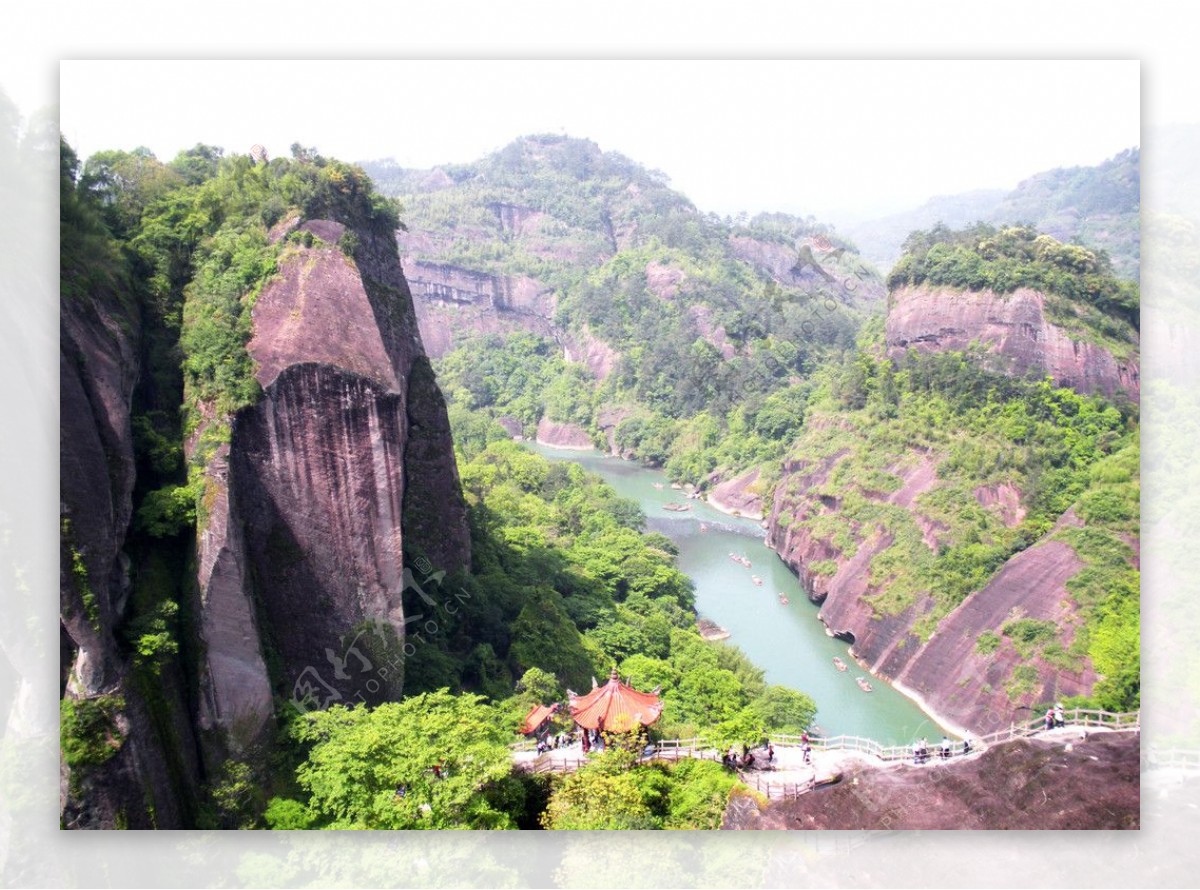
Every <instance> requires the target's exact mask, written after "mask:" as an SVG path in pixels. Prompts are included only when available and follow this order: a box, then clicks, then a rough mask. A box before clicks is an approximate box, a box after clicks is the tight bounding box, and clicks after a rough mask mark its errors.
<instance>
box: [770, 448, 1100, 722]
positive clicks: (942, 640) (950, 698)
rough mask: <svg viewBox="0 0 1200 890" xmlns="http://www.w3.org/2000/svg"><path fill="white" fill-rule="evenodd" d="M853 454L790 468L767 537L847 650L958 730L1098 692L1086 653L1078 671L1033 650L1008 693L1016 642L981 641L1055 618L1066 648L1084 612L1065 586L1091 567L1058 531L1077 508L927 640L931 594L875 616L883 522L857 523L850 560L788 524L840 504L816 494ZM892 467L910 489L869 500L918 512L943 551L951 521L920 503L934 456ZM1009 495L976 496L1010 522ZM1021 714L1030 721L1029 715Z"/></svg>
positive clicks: (929, 540)
mask: <svg viewBox="0 0 1200 890" xmlns="http://www.w3.org/2000/svg"><path fill="white" fill-rule="evenodd" d="M847 453H848V452H847V451H845V450H842V451H838V452H836V453H834V454H832V455H830V456H828V457H826V458H823V459H821V460H813V461H791V462H788V463H786V464H785V465H784V475H783V478H782V479H781V481H780V482H779V484H778V485H777V486H776V490H775V498H774V500H773V502H772V503H771V505H770V512H769V515H768V518H767V544H768V545H769V546H770V547H771V548H772V549H774V550H775V551H776V552H777V553H778V554H779V555H780V557H781V558H782V559H783V560H784V562H786V563H787V564H788V565H789V566H790V567H791V568H792V570H793V571H795V572H796V573H797V575H798V576H799V579H800V582H801V584H802V585H803V586H804V589H805V590H806V592H807V593H808V596H809V598H810V599H811V600H812V601H813V602H814V603H817V604H819V605H820V606H821V610H820V612H819V613H818V614H819V617H820V619H821V621H822V622H823V623H824V624H825V626H826V628H827V629H828V630H829V632H830V633H832V634H834V635H836V636H838V637H839V638H842V639H845V640H846V641H847V642H848V643H850V644H851V647H850V652H851V654H852V655H853V656H854V658H855V659H856V660H857V661H859V662H860V663H861V664H863V665H864V666H865V667H866V668H867V669H869V670H870V671H872V672H873V673H875V674H877V675H879V676H881V677H884V678H886V679H888V680H889V681H892V682H893V683H895V684H896V685H897V686H899V687H902V688H903V689H904V690H905V691H906V692H908V693H910V694H912V695H914V696H916V697H918V698H920V699H921V700H923V701H924V702H925V703H926V704H927V705H928V706H929V707H930V708H931V709H932V710H933V711H934V712H935V713H937V714H938V715H939V716H941V717H943V718H944V719H946V720H947V721H948V722H949V723H950V724H952V725H953V726H956V727H959V728H962V729H965V730H969V731H971V732H975V733H986V732H992V731H994V730H995V729H998V728H1000V727H1001V726H1007V725H1008V724H1009V722H1010V720H1011V719H1013V717H1014V714H1017V713H1018V712H1016V711H1015V708H1016V707H1017V706H1018V705H1022V704H1024V705H1029V704H1031V703H1034V702H1040V701H1046V700H1048V699H1054V698H1061V697H1065V696H1071V695H1079V694H1087V693H1088V692H1090V690H1091V688H1092V687H1093V685H1094V684H1095V682H1096V680H1097V677H1096V675H1095V672H1094V671H1093V670H1092V668H1091V666H1090V663H1089V662H1087V661H1086V659H1085V660H1083V662H1081V665H1080V667H1079V669H1078V670H1075V671H1072V670H1068V669H1066V668H1064V667H1060V666H1058V665H1055V664H1051V663H1048V662H1047V661H1045V660H1044V659H1043V658H1041V657H1040V656H1035V657H1033V658H1031V659H1030V660H1029V661H1028V663H1029V664H1030V665H1032V666H1033V667H1034V669H1035V670H1036V672H1037V677H1036V680H1035V681H1034V682H1033V688H1032V689H1030V690H1028V691H1027V692H1026V693H1024V694H1022V695H1018V696H1017V697H1016V698H1015V699H1013V700H1010V699H1009V695H1008V691H1007V689H1006V686H1007V684H1008V683H1009V682H1010V676H1011V674H1012V669H1013V668H1014V667H1015V666H1016V665H1017V664H1019V663H1020V662H1021V659H1020V657H1019V655H1018V653H1017V651H1016V649H1015V647H1014V645H1013V643H1012V641H1011V640H1009V639H1008V638H1002V639H1001V642H1000V645H999V647H998V648H996V649H995V651H992V652H989V653H986V654H983V653H980V652H979V651H978V649H977V648H976V645H977V641H978V639H979V635H980V634H981V633H982V632H983V631H985V630H990V631H993V632H996V631H997V629H998V628H999V627H1001V626H1002V625H1003V624H1004V623H1005V621H1006V620H1009V619H1011V618H1015V617H1026V618H1032V619H1037V620H1049V621H1053V622H1055V624H1057V625H1058V626H1059V627H1060V628H1063V629H1064V634H1065V636H1064V637H1063V640H1062V641H1063V644H1064V647H1066V646H1069V645H1070V642H1071V639H1072V635H1073V634H1074V633H1075V629H1076V628H1077V627H1078V625H1079V624H1080V623H1081V621H1082V617H1081V615H1080V614H1079V609H1078V607H1077V606H1076V604H1075V603H1074V601H1073V600H1072V598H1071V596H1070V594H1069V593H1068V592H1067V590H1066V586H1065V585H1066V582H1067V581H1068V580H1070V578H1072V577H1073V576H1074V575H1075V574H1076V573H1077V572H1078V571H1079V570H1080V568H1082V562H1081V561H1080V560H1079V558H1078V556H1077V555H1076V554H1075V551H1074V550H1073V549H1072V548H1071V547H1070V546H1069V545H1067V544H1066V543H1064V542H1063V541H1060V540H1055V539H1054V536H1055V533H1056V532H1057V531H1059V530H1060V529H1062V528H1064V527H1067V526H1077V525H1080V524H1081V522H1080V521H1079V520H1078V518H1076V517H1075V515H1074V513H1071V512H1068V513H1067V514H1066V515H1065V516H1064V517H1063V518H1062V519H1061V520H1060V521H1059V524H1058V526H1056V528H1055V529H1053V530H1052V531H1051V532H1049V533H1048V534H1047V535H1046V536H1045V537H1044V538H1042V539H1041V540H1040V541H1039V542H1038V543H1036V544H1035V545H1033V546H1032V547H1030V548H1028V549H1027V550H1024V551H1022V552H1020V553H1018V554H1016V555H1015V556H1013V557H1012V558H1010V559H1009V560H1008V562H1007V563H1005V565H1004V566H1003V567H1002V568H1001V569H1000V570H999V571H998V572H997V573H996V574H995V575H994V576H993V577H992V579H991V581H990V582H989V583H988V584H987V585H985V586H984V587H983V588H982V589H980V590H977V591H975V592H974V593H972V594H970V595H969V596H968V597H967V598H966V599H965V600H964V601H963V602H962V603H960V604H959V605H958V606H957V607H956V608H955V609H954V610H953V611H951V612H950V613H949V614H948V615H947V616H946V617H944V618H943V619H942V620H941V622H940V623H939V625H938V628H937V630H936V632H935V633H933V635H932V636H930V637H929V638H928V639H927V640H924V641H923V640H922V638H921V636H919V635H918V633H917V625H918V623H919V622H921V620H922V619H923V618H925V617H926V616H927V615H929V614H930V612H932V610H933V609H934V606H935V601H934V600H933V598H932V597H930V596H928V595H924V596H922V595H918V596H917V597H916V598H915V601H914V602H913V603H912V604H911V605H909V606H908V607H907V608H905V609H903V610H902V611H900V612H898V613H894V614H887V613H885V612H877V611H876V609H875V607H874V606H873V605H872V604H871V602H870V597H871V596H872V595H873V594H876V593H878V592H880V590H881V586H880V584H879V583H877V581H878V579H876V581H872V577H871V563H872V560H874V558H875V557H876V556H878V555H879V554H881V553H883V551H884V550H886V549H887V548H888V547H889V546H890V545H891V544H892V542H893V538H892V535H891V533H890V532H889V531H888V530H887V529H886V528H884V527H883V526H882V525H875V524H863V525H858V526H853V525H852V526H851V527H853V531H852V535H853V537H854V540H855V545H856V546H855V548H854V550H853V553H852V555H849V556H847V555H846V554H845V553H843V552H842V550H840V549H839V548H838V547H837V546H836V545H835V544H834V543H833V542H832V541H831V540H829V539H827V538H824V537H821V536H819V535H817V534H814V533H813V532H812V531H811V530H810V529H809V528H806V527H805V526H803V525H800V524H796V523H793V522H792V521H791V519H792V517H795V516H819V515H831V514H834V513H837V512H838V511H840V510H841V509H842V504H841V502H840V499H839V498H838V497H836V496H831V495H828V494H821V495H818V494H816V493H814V492H813V491H812V490H813V489H816V490H821V491H825V490H827V485H828V483H829V480H830V479H831V478H832V477H833V475H834V473H835V471H836V468H837V465H838V463H839V462H840V461H841V460H842V459H843V458H844V457H845V456H846V455H847ZM887 470H888V472H891V473H894V474H895V475H897V476H898V477H899V478H900V480H901V482H902V485H901V487H900V488H899V489H897V490H896V491H894V492H891V493H889V494H886V495H885V494H880V493H866V494H865V496H866V498H867V500H868V501H870V502H874V503H880V504H891V505H895V506H899V507H904V508H905V509H907V510H909V511H911V515H912V516H913V519H914V520H915V521H916V524H917V526H918V527H919V528H920V529H921V531H922V533H923V538H924V541H925V544H926V546H928V547H929V548H930V549H931V550H933V551H936V550H937V549H938V547H939V546H940V543H941V542H940V538H939V534H941V533H944V531H945V529H944V528H941V527H940V526H939V524H938V523H937V522H936V521H935V520H932V519H931V518H929V517H927V516H924V515H922V513H921V510H920V505H919V504H918V503H917V499H918V498H919V497H920V495H921V494H923V493H925V492H927V491H930V490H932V488H933V487H934V486H935V485H936V484H937V458H936V456H935V455H932V454H925V453H921V452H914V453H913V454H912V455H911V459H909V460H906V461H905V462H904V464H903V465H896V466H891V467H888V468H887ZM1013 493H1014V494H1015V489H1014V490H1013ZM984 494H985V495H986V492H984ZM1012 496H1013V495H1012V494H1009V493H1008V492H1005V494H1004V495H1003V496H1001V497H999V498H987V497H980V495H979V494H977V498H979V499H980V500H981V501H983V500H991V501H993V502H992V503H990V504H988V505H985V506H986V508H987V509H989V510H992V511H993V512H995V513H996V514H997V516H998V518H1001V519H1002V520H1006V519H1009V518H1010V512H1011V510H1012V504H1011V503H1008V501H1010V500H1011V498H1012ZM816 563H822V564H823V569H824V570H823V571H820V572H818V571H814V570H813V568H812V566H813V565H814V564H816ZM830 566H831V567H832V571H829V570H828V569H829V567H830ZM1019 714H1020V715H1021V716H1022V717H1027V716H1028V711H1021V712H1019Z"/></svg>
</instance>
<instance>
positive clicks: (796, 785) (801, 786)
mask: <svg viewBox="0 0 1200 890" xmlns="http://www.w3.org/2000/svg"><path fill="white" fill-rule="evenodd" d="M739 775H740V776H741V777H742V781H743V782H745V783H746V784H747V785H753V786H754V789H755V790H756V791H758V792H759V793H760V794H762V795H763V796H765V797H766V798H767V800H790V799H791V798H793V797H799V796H800V795H801V794H807V793H808V792H809V791H812V790H813V789H814V788H816V787H817V778H816V776H815V775H813V776H811V777H809V778H808V779H805V780H801V781H799V782H775V781H772V780H770V779H764V778H763V777H762V776H758V775H755V776H752V777H750V776H747V775H746V774H745V773H739ZM751 779H753V781H751Z"/></svg>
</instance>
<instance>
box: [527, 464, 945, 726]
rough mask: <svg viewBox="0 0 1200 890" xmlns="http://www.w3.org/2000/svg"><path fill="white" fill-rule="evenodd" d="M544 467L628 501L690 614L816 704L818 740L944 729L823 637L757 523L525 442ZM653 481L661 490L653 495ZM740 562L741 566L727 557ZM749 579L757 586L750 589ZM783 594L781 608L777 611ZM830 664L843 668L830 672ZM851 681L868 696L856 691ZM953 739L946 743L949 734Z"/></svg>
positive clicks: (645, 476) (645, 478)
mask: <svg viewBox="0 0 1200 890" xmlns="http://www.w3.org/2000/svg"><path fill="white" fill-rule="evenodd" d="M525 444H526V445H527V446H528V447H529V448H531V449H532V450H534V451H536V452H537V453H538V454H540V455H542V456H543V457H546V458H549V459H550V460H556V461H562V460H569V461H573V462H575V463H577V464H580V465H581V466H583V467H585V468H586V469H588V470H592V471H594V472H596V473H599V474H600V475H601V476H603V477H604V480H605V481H606V482H608V484H609V485H611V486H612V487H613V488H615V489H616V490H617V491H618V492H619V493H620V494H621V495H623V496H624V497H627V498H632V499H633V500H635V501H637V502H638V503H639V504H640V505H641V507H642V509H643V510H644V511H645V513H646V516H647V519H648V525H649V528H650V529H652V530H654V531H659V532H662V533H663V534H665V535H667V536H668V537H669V538H670V539H671V540H672V541H674V542H675V544H676V545H677V546H678V547H679V568H680V569H681V570H682V571H684V572H686V573H687V574H688V576H690V577H691V579H692V581H693V582H694V583H695V585H696V610H697V612H699V614H700V617H702V618H708V619H711V620H712V621H715V622H716V623H717V624H719V625H720V626H721V627H723V628H725V629H726V630H727V631H729V634H730V638H729V642H731V643H734V644H736V645H737V646H738V647H739V648H740V649H741V650H742V651H743V652H744V653H746V655H747V656H748V657H749V658H750V660H751V661H752V662H754V664H755V665H757V666H758V667H759V668H761V669H762V670H763V671H764V672H765V674H766V678H767V682H769V683H778V684H780V685H783V686H789V687H791V688H793V689H798V690H800V691H801V692H804V693H807V694H808V695H810V696H812V698H813V700H814V701H816V703H817V708H818V710H817V717H816V722H817V724H818V726H819V727H820V729H821V731H822V733H823V734H825V735H843V734H845V735H857V736H863V737H866V738H871V739H875V740H876V741H878V742H880V743H882V744H885V745H898V744H909V743H911V742H912V741H914V740H916V739H918V738H921V737H927V738H928V739H929V740H930V741H931V742H932V741H936V740H937V739H938V738H940V737H941V735H942V734H943V729H942V727H940V726H939V725H938V724H937V723H936V722H935V721H934V720H932V719H931V718H930V717H929V716H928V715H927V714H925V712H924V711H922V710H921V709H920V708H919V707H917V705H916V704H915V703H914V702H913V701H912V700H911V699H909V698H907V697H905V696H904V695H902V694H901V693H899V692H897V691H896V690H895V689H893V688H892V687H891V686H890V685H888V684H887V683H886V682H885V681H884V680H883V679H881V678H877V677H872V676H870V675H869V674H868V673H867V672H866V671H864V670H863V669H862V668H860V667H859V666H858V665H857V664H856V663H855V662H854V659H853V658H851V657H850V655H849V652H848V649H849V647H848V646H847V645H846V644H845V643H844V642H842V641H840V640H837V639H834V638H833V637H831V636H829V635H828V634H826V633H825V627H824V625H823V624H821V622H820V620H819V619H818V618H817V607H816V606H815V605H813V603H812V602H811V601H810V600H809V599H808V597H807V596H806V595H805V593H804V590H803V588H802V587H801V586H800V582H799V580H798V579H797V578H796V576H795V575H793V574H792V572H791V570H790V569H788V567H787V566H786V565H784V563H783V561H782V560H781V559H779V557H778V556H777V555H776V554H775V553H774V551H772V550H770V549H768V548H767V547H766V545H765V544H764V538H765V532H764V530H763V529H762V527H761V526H760V524H759V523H757V522H754V521H752V520H749V519H741V518H738V517H733V516H727V515H725V514H724V513H721V512H720V511H718V510H716V509H714V508H712V507H710V506H709V505H708V504H706V503H704V502H703V501H698V500H689V499H687V498H685V497H684V496H683V493H682V492H680V491H676V490H673V489H672V488H671V487H670V483H669V482H668V480H667V478H666V476H665V475H664V474H663V473H662V472H661V471H660V470H650V469H646V468H645V467H642V466H639V465H637V464H634V463H631V462H629V461H624V460H620V459H619V458H616V457H610V456H608V455H604V454H601V453H600V452H598V451H576V450H568V449H562V448H552V447H549V446H545V445H537V444H534V443H532V442H527V443H525ZM655 483H658V484H659V485H661V486H662V488H655ZM669 503H684V504H690V505H691V507H692V508H691V510H689V511H688V512H686V513H672V512H670V511H667V510H664V509H663V505H664V504H669ZM730 553H733V554H735V555H741V556H746V557H747V558H748V559H749V560H750V561H751V567H750V568H746V567H745V566H742V565H740V564H738V563H736V562H734V561H733V560H732V559H730V558H729V554H730ZM754 575H757V576H758V577H759V578H760V579H761V580H762V585H761V586H759V585H756V584H755V583H754V582H753V580H752V576H754ZM780 593H783V594H784V595H785V596H786V597H787V599H788V604H787V605H783V604H782V603H781V602H780V600H779V594H780ZM834 656H838V657H840V658H841V659H842V661H844V662H845V663H846V665H847V667H848V669H847V670H846V671H844V672H843V671H839V670H838V669H837V668H836V667H835V666H834V663H833V659H834ZM856 677H866V678H867V679H868V680H869V681H870V684H871V686H872V687H873V691H872V692H870V693H867V692H863V691H862V690H861V689H859V687H858V684H857V683H855V678H856ZM952 737H953V736H952Z"/></svg>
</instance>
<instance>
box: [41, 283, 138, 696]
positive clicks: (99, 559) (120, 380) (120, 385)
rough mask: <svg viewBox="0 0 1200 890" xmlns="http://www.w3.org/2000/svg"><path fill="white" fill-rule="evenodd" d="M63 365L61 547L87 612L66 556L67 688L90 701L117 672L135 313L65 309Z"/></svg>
mask: <svg viewBox="0 0 1200 890" xmlns="http://www.w3.org/2000/svg"><path fill="white" fill-rule="evenodd" d="M59 367H60V377H59V381H60V382H59V394H60V395H59V398H60V420H59V423H60V427H59V429H60V440H61V446H62V447H61V448H60V450H59V471H60V483H59V485H60V490H59V496H60V502H61V509H62V513H63V520H64V523H65V524H64V531H63V546H64V550H68V548H73V549H74V551H75V553H77V554H78V556H79V559H80V560H81V561H82V566H83V568H84V569H85V570H86V573H87V578H86V586H87V588H88V590H89V591H90V593H91V597H89V600H90V603H91V604H90V605H85V603H84V591H83V582H81V581H80V580H79V579H78V577H76V576H77V572H76V570H75V569H74V568H73V566H72V564H71V563H72V561H73V557H72V554H71V553H69V552H67V553H65V554H64V559H63V567H62V568H63V577H62V585H61V592H62V602H61V615H62V622H63V627H64V628H65V630H66V633H67V635H68V636H69V638H70V640H71V641H72V643H73V645H74V648H75V654H74V659H73V665H72V670H71V675H70V681H69V686H70V688H71V689H72V690H73V691H75V692H77V693H79V694H81V695H94V694H97V693H99V692H101V691H103V690H105V689H106V688H109V687H111V685H112V684H113V683H114V682H115V680H116V678H117V674H118V673H119V671H120V669H119V666H118V665H117V663H116V661H115V640H114V638H113V631H114V629H115V628H116V626H117V624H118V622H119V620H120V617H121V613H122V612H123V610H124V605H125V600H126V598H127V586H128V582H127V579H126V577H125V570H124V568H123V565H122V561H123V556H122V553H121V550H122V547H123V546H124V543H125V534H126V531H127V530H128V528H129V522H130V519H131V516H132V513H133V504H132V494H133V483H134V476H135V468H134V459H133V432H132V430H131V428H130V403H131V401H132V399H133V387H134V384H135V383H136V382H137V375H138V359H137V333H136V322H135V321H134V318H133V313H132V312H131V311H130V310H128V309H127V308H125V307H123V306H122V305H121V302H120V300H119V298H117V297H109V298H104V297H101V296H97V297H96V298H95V299H79V300H70V301H64V303H63V306H62V320H61V337H60V353H59ZM89 609H91V611H92V618H89V616H88V612H89Z"/></svg>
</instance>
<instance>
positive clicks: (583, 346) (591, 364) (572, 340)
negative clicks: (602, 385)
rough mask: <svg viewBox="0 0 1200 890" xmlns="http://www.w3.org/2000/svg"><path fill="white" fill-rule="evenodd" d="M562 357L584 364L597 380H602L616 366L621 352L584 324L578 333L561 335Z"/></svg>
mask: <svg viewBox="0 0 1200 890" xmlns="http://www.w3.org/2000/svg"><path fill="white" fill-rule="evenodd" d="M562 342H563V358H565V359H566V360H567V361H569V362H578V363H579V364H582V365H586V366H587V369H588V371H590V372H591V374H592V376H593V377H595V378H596V379H597V380H604V379H605V378H607V377H608V375H609V374H611V373H612V372H613V368H615V367H616V366H617V360H618V359H619V358H620V357H621V354H620V353H619V352H617V351H616V350H615V349H613V348H612V347H611V346H609V345H608V343H606V342H605V341H603V340H601V339H600V338H599V337H597V336H596V335H595V334H593V333H592V332H591V329H589V328H588V327H587V326H586V325H585V326H584V327H583V329H582V330H580V331H579V332H578V333H572V334H564V335H562Z"/></svg>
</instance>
